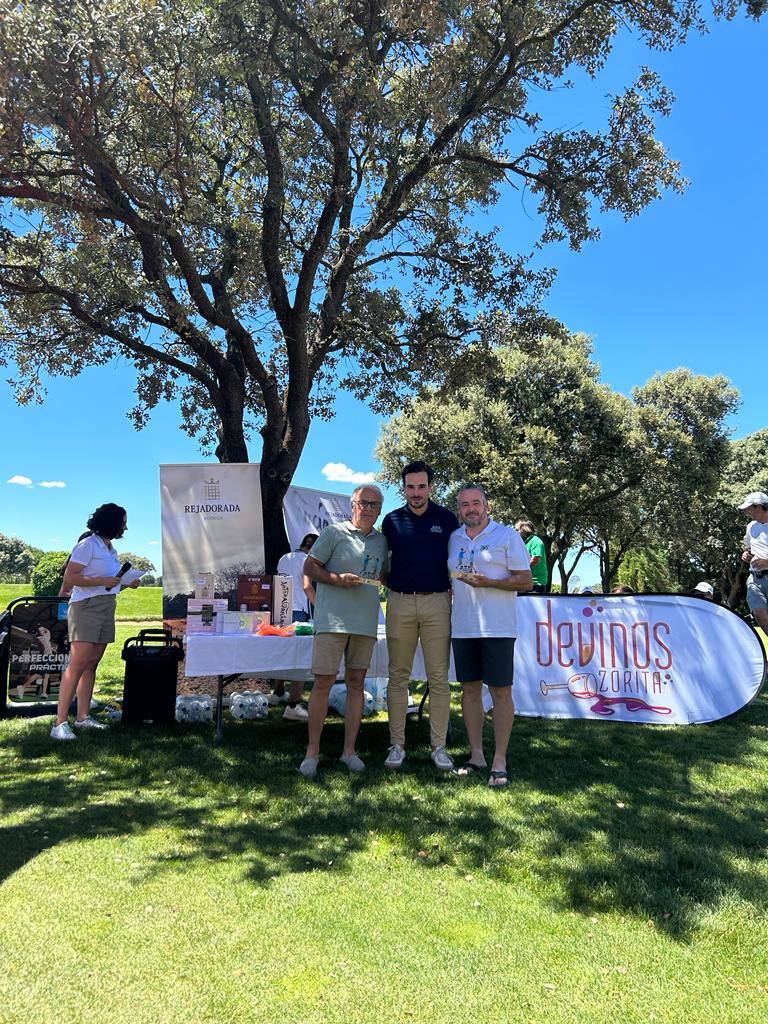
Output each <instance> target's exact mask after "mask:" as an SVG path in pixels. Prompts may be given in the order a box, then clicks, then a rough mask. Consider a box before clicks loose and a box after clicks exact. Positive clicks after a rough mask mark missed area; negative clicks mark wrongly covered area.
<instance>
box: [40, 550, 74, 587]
mask: <svg viewBox="0 0 768 1024" xmlns="http://www.w3.org/2000/svg"><path fill="white" fill-rule="evenodd" d="M68 558H69V552H68V551H46V553H45V554H44V555H43V557H42V558H41V559H40V561H39V562H38V563H37V565H36V566H35V568H34V569H33V570H32V593H33V594H37V595H38V596H39V597H55V596H56V595H57V594H58V592H59V590H60V589H61V581H62V580H63V578H64V563H65V562H66V560H67V559H68Z"/></svg>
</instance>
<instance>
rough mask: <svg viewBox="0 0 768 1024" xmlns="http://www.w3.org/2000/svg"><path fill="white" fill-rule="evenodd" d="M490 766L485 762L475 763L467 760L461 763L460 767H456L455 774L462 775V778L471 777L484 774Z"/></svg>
mask: <svg viewBox="0 0 768 1024" xmlns="http://www.w3.org/2000/svg"><path fill="white" fill-rule="evenodd" d="M487 771H488V768H487V766H486V765H484V764H474V763H473V762H472V761H465V762H464V764H460V765H459V767H458V768H454V770H453V774H454V775H460V776H461V777H462V778H465V779H466V778H469V776H470V775H482V774H483V773H484V772H487Z"/></svg>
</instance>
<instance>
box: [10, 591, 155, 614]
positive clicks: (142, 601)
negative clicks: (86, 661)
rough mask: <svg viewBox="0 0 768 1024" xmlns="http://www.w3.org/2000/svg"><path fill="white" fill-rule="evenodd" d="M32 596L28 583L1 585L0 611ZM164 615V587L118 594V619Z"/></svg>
mask: <svg viewBox="0 0 768 1024" xmlns="http://www.w3.org/2000/svg"><path fill="white" fill-rule="evenodd" d="M31 594H32V588H31V586H30V585H29V584H28V583H0V611H1V610H2V609H3V608H5V607H6V606H7V605H8V604H9V603H10V602H11V601H14V600H15V599H16V598H17V597H27V596H29V595H31ZM162 615H163V588H162V587H139V588H138V589H137V590H132V589H131V588H128V589H127V590H123V591H121V593H120V594H118V597H117V618H118V619H133V620H142V619H160V618H162Z"/></svg>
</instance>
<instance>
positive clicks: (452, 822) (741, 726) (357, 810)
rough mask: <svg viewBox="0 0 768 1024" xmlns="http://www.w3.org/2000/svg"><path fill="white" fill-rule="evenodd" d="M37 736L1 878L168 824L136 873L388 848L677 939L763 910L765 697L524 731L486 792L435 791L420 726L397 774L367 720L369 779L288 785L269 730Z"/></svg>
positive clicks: (327, 743) (323, 865)
mask: <svg viewBox="0 0 768 1024" xmlns="http://www.w3.org/2000/svg"><path fill="white" fill-rule="evenodd" d="M454 724H455V726H456V742H457V744H458V743H461V742H462V741H463V739H464V734H463V731H462V729H461V725H460V723H459V722H458V721H456V722H455V723H454ZM44 730H45V727H41V726H40V724H39V723H35V724H32V723H30V724H29V725H28V726H27V727H25V728H23V729H22V728H16V729H14V730H13V731H12V732H10V734H8V735H6V736H5V737H4V739H3V742H2V743H1V744H0V756H1V757H2V758H3V760H4V761H10V765H9V767H8V768H7V769H6V770H4V772H3V776H2V780H3V781H2V784H1V785H2V794H3V805H4V808H5V811H6V813H9V814H13V813H14V812H17V813H20V816H21V817H22V820H21V821H19V822H17V823H15V824H8V825H6V826H5V827H4V828H2V829H0V848H1V849H3V850H4V851H6V852H5V855H4V857H3V860H2V863H1V864H0V873H2V876H3V877H7V876H8V875H10V874H11V873H12V872H14V871H16V870H17V869H18V868H20V867H21V866H22V865H23V864H24V863H26V862H27V861H28V860H30V859H32V858H33V857H34V856H36V855H37V854H38V853H39V852H40V851H41V850H43V849H46V848H48V847H50V846H54V845H56V844H58V843H63V842H67V841H70V840H72V839H81V838H83V837H88V836H91V835H92V836H96V835H98V836H105V835H107V836H109V835H113V836H129V835H131V834H136V833H141V832H144V831H147V830H149V829H152V828H153V827H155V826H158V825H162V826H163V827H166V828H167V827H169V826H170V827H174V828H175V829H177V830H178V833H179V844H178V850H177V851H176V852H173V853H171V854H168V853H158V855H157V857H156V858H155V859H154V861H151V862H150V865H149V866H148V867H147V868H146V871H147V873H149V874H160V873H163V872H172V871H181V870H184V867H185V865H186V864H187V863H189V862H190V861H194V860H199V859H209V860H217V859H219V858H223V857H227V858H229V859H234V858H239V861H240V863H241V865H242V871H243V873H244V875H245V877H247V878H248V879H250V880H251V881H252V882H253V883H254V884H268V883H269V881H270V879H272V878H275V877H279V876H281V875H285V874H289V873H303V872H307V871H316V870H331V871H335V872H345V871H349V870H351V864H350V858H351V857H352V855H354V854H356V853H359V852H360V851H363V850H365V849H367V848H368V847H369V846H370V845H371V843H372V842H374V841H379V840H382V841H384V842H385V844H386V847H387V849H389V850H390V851H391V852H392V853H394V854H395V855H398V856H402V855H404V856H406V857H408V858H413V860H414V863H418V864H421V865H423V866H427V867H438V866H440V867H444V866H445V865H448V867H449V868H450V869H453V870H454V871H457V872H465V871H468V870H471V871H482V872H484V873H486V874H487V875H490V876H492V877H494V878H496V879H499V880H501V881H509V882H514V884H519V879H520V871H521V865H522V866H523V867H525V866H526V865H527V867H528V870H529V873H530V874H531V875H532V876H533V879H534V881H533V883H532V884H534V885H535V886H537V887H539V888H540V889H541V891H542V893H543V894H544V896H545V898H546V899H547V900H549V901H550V902H551V903H552V904H553V905H554V906H556V907H559V908H563V909H573V910H576V911H577V912H580V913H585V914H594V913H599V912H605V911H609V910H610V911H617V910H618V911H619V912H626V913H629V914H632V915H636V916H638V917H641V918H643V919H648V918H650V919H652V920H653V921H654V922H655V923H656V925H657V926H658V927H659V928H660V929H663V930H664V931H666V932H667V933H669V934H670V935H672V936H674V937H676V938H678V939H682V940H685V939H687V938H688V937H690V935H691V934H692V933H693V932H694V931H695V929H696V927H697V924H698V921H699V919H700V916H701V914H702V913H703V912H707V911H709V910H714V909H717V908H718V907H719V906H721V905H722V904H723V902H724V901H725V900H727V899H733V898H736V899H739V900H742V901H746V902H748V903H750V904H752V905H753V906H754V907H755V908H756V909H757V910H759V911H762V908H763V907H764V906H765V905H766V902H768V871H767V870H766V845H765V835H764V824H763V822H764V808H765V806H766V796H768V793H766V779H768V771H767V769H768V700H766V699H761V700H760V701H758V702H756V703H755V704H753V705H752V706H751V707H750V708H748V709H746V710H745V711H744V712H742V713H741V714H739V715H738V716H735V717H734V718H732V719H730V720H728V721H725V722H721V723H718V724H716V725H713V726H704V727H680V728H656V727H650V728H649V727H641V726H633V725H626V724H621V723H606V722H598V723H589V722H580V721H548V720H541V719H537V720H533V719H520V720H518V722H517V723H516V725H515V730H514V733H513V741H512V745H511V751H510V755H511V756H510V760H509V765H510V771H511V777H512V782H511V785H510V786H509V787H508V788H507V789H506V790H505V791H500V792H493V791H489V790H488V789H487V787H485V786H484V785H481V784H479V783H478V782H477V780H462V779H458V778H455V777H451V776H440V775H438V774H437V773H436V772H435V770H434V767H433V766H432V763H431V760H430V759H429V757H428V744H427V742H426V740H427V734H426V728H425V726H423V725H422V726H416V725H411V726H409V730H410V735H409V756H408V760H407V761H406V768H405V769H404V770H403V771H402V772H401V773H396V774H394V775H392V774H389V773H387V772H386V770H385V769H383V768H382V767H381V763H382V761H383V759H384V756H385V754H386V748H387V743H388V732H387V727H386V723H385V722H383V721H376V722H372V723H365V724H364V726H363V730H362V734H361V743H360V749H361V752H362V753H363V756H364V757H366V759H367V761H368V765H369V767H368V770H367V771H366V773H365V775H364V777H363V778H353V777H350V776H348V775H347V773H346V770H345V769H343V768H342V766H340V765H338V764H337V763H334V761H333V760H332V759H331V758H330V757H329V758H328V759H327V760H326V761H324V762H323V763H322V764H321V778H320V781H319V782H317V783H310V782H307V781H305V780H303V779H301V778H300V777H299V776H298V775H297V773H296V766H297V764H298V761H299V760H300V757H301V752H302V749H303V747H302V743H303V740H304V733H303V730H301V729H300V728H294V727H291V726H289V725H288V724H287V723H284V722H282V721H281V719H280V718H279V716H278V715H275V714H273V715H271V716H270V719H269V720H268V721H267V722H257V723H252V722H243V723H232V724H229V725H228V726H227V727H226V728H225V734H224V737H225V738H224V745H223V747H221V748H216V747H214V746H213V744H212V737H211V732H210V729H208V728H205V727H200V726H197V727H192V728H179V729H175V730H157V731H153V730H134V731H132V730H128V729H113V730H111V731H110V733H109V734H108V735H100V736H87V737H82V738H81V739H80V740H79V741H78V743H77V744H62V745H59V746H57V747H55V748H53V749H52V747H51V744H50V741H49V740H48V737H47V732H46V731H44ZM342 732H343V726H342V724H341V723H339V722H338V721H333V720H331V721H329V723H328V726H327V728H326V733H325V734H324V737H323V749H324V751H329V752H330V751H336V750H339V749H340V748H341V738H342ZM417 741H418V742H417ZM71 775H75V776H76V778H74V779H73V778H70V776H71ZM718 780H719V784H718ZM529 884H531V883H529Z"/></svg>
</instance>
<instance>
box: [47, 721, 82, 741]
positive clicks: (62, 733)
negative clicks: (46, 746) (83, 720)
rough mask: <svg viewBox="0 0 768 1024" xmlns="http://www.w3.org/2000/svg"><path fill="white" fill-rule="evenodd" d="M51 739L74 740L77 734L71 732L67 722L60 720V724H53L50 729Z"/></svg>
mask: <svg viewBox="0 0 768 1024" xmlns="http://www.w3.org/2000/svg"><path fill="white" fill-rule="evenodd" d="M51 739H54V740H76V739H77V736H75V734H74V733H73V732H72V729H71V728H70V725H69V722H62V723H61V725H54V727H53V728H52V729H51Z"/></svg>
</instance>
